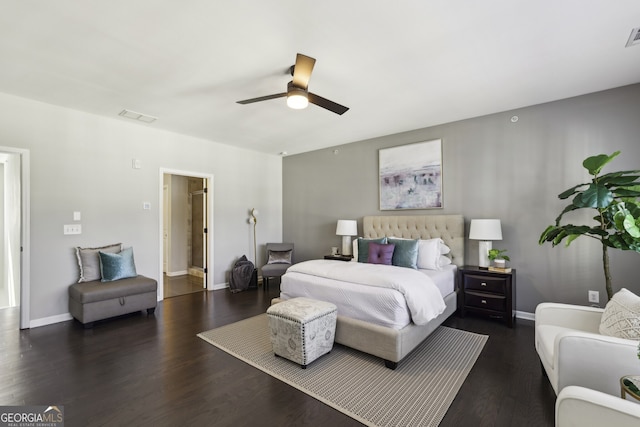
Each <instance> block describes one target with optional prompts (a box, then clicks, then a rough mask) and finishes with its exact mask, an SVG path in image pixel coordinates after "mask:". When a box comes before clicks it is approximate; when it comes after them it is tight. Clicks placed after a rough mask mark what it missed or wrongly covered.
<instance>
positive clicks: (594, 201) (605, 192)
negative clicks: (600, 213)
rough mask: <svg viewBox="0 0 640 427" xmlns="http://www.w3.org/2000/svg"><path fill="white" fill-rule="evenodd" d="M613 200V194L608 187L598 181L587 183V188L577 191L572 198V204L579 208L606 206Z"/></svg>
mask: <svg viewBox="0 0 640 427" xmlns="http://www.w3.org/2000/svg"><path fill="white" fill-rule="evenodd" d="M612 201H613V194H612V193H611V191H609V189H608V188H607V187H606V186H604V185H600V184H598V183H593V184H591V185H589V188H587V189H586V190H584V191H583V192H582V193H578V195H577V196H576V197H574V198H573V204H574V205H576V206H578V207H581V208H594V209H598V208H606V207H607V206H609V205H610V204H611V202H612Z"/></svg>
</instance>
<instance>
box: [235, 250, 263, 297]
mask: <svg viewBox="0 0 640 427" xmlns="http://www.w3.org/2000/svg"><path fill="white" fill-rule="evenodd" d="M255 270H256V268H255V266H254V265H253V263H252V262H251V261H249V260H248V259H247V257H246V256H245V255H242V256H241V257H240V259H238V261H236V263H235V264H234V265H233V269H232V270H231V274H230V275H229V289H230V290H231V292H233V293H236V292H241V291H246V290H247V289H249V286H251V284H252V282H253V281H254V280H253V277H254V275H255V276H256V279H257V272H256V271H255ZM256 282H257V280H256ZM256 284H257V283H256Z"/></svg>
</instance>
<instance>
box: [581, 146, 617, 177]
mask: <svg viewBox="0 0 640 427" xmlns="http://www.w3.org/2000/svg"><path fill="white" fill-rule="evenodd" d="M618 154H620V151H616V152H615V153H613V154H612V155H610V156H607V155H606V154H599V155H597V156H592V157H587V158H586V159H585V160H584V162H582V166H584V167H585V169H587V170H588V171H589V173H590V174H591V175H598V174H599V173H600V171H601V170H602V167H603V166H604V165H606V164H607V163H609V162H610V161H611V160H613V159H614V158H615V157H616V156H617V155H618Z"/></svg>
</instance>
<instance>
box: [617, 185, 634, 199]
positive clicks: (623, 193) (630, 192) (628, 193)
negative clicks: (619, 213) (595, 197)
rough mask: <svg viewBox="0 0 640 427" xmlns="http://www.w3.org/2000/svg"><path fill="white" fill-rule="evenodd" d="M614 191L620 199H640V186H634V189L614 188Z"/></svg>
mask: <svg viewBox="0 0 640 427" xmlns="http://www.w3.org/2000/svg"><path fill="white" fill-rule="evenodd" d="M636 187H637V188H636ZM612 191H613V193H614V194H615V195H616V196H618V197H630V198H632V199H635V198H637V197H640V186H638V185H634V186H633V187H619V188H614V189H613V190H612Z"/></svg>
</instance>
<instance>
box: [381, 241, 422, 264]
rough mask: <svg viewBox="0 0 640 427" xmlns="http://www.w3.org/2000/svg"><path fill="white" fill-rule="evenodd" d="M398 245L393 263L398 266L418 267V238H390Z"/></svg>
mask: <svg viewBox="0 0 640 427" xmlns="http://www.w3.org/2000/svg"><path fill="white" fill-rule="evenodd" d="M388 242H389V243H393V244H394V245H396V247H395V249H394V251H393V260H392V261H391V263H392V264H393V265H395V266H398V267H407V268H418V240H405V239H393V238H389V239H388Z"/></svg>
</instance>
